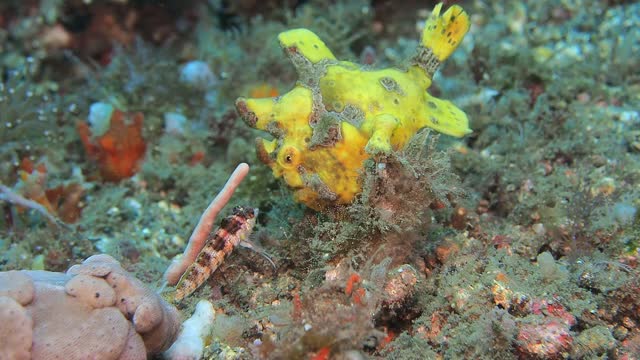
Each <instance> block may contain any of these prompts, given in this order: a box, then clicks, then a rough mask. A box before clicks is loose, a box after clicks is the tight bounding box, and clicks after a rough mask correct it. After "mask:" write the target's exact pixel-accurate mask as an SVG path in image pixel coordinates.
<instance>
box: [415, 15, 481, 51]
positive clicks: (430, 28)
mask: <svg viewBox="0 0 640 360" xmlns="http://www.w3.org/2000/svg"><path fill="white" fill-rule="evenodd" d="M440 10H442V3H439V4H438V5H436V7H435V8H433V13H432V14H431V16H430V17H429V19H427V21H426V22H425V24H424V31H423V32H422V45H423V46H424V47H425V48H427V49H430V50H431V51H432V52H433V54H434V55H435V56H436V58H437V59H438V60H439V61H440V62H442V61H444V60H446V59H447V58H448V57H449V55H451V53H453V51H454V50H455V49H456V48H457V47H458V45H460V42H461V41H462V38H464V36H465V34H466V33H467V31H469V26H470V24H471V23H470V21H469V15H467V13H466V12H465V11H464V9H462V7H460V6H459V5H453V6H451V7H450V8H449V9H448V10H447V11H446V12H445V13H444V14H443V15H440Z"/></svg>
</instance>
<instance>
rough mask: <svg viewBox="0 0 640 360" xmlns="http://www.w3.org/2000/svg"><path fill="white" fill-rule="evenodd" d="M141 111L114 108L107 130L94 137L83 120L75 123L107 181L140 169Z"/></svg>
mask: <svg viewBox="0 0 640 360" xmlns="http://www.w3.org/2000/svg"><path fill="white" fill-rule="evenodd" d="M143 120H144V117H143V115H142V114H141V113H135V114H128V113H124V112H122V111H120V110H114V111H113V115H112V116H111V123H110V127H109V130H107V132H106V133H105V134H103V135H101V136H99V137H95V138H93V137H92V136H91V130H90V129H89V126H88V125H87V123H86V122H80V123H78V125H77V128H78V133H79V134H80V139H81V140H82V144H83V145H84V148H85V150H86V152H87V154H88V155H89V157H91V158H93V159H94V160H95V161H96V162H97V164H98V167H99V169H100V174H101V175H102V177H103V178H104V179H105V180H107V181H120V180H122V179H126V178H129V177H131V176H133V175H134V174H135V173H136V172H138V170H139V165H140V162H141V161H142V159H143V158H144V154H145V151H146V149H147V145H146V143H145V140H144V138H143V137H142V122H143Z"/></svg>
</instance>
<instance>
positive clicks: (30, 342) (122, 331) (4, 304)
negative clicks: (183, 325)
mask: <svg viewBox="0 0 640 360" xmlns="http://www.w3.org/2000/svg"><path fill="white" fill-rule="evenodd" d="M0 321H1V322H2V323H3V324H11V326H3V327H2V329H3V330H2V331H1V332H0V335H3V336H2V337H0V358H2V359H31V358H33V359H89V358H96V356H99V358H100V359H146V358H147V355H148V354H156V353H159V352H161V351H163V350H165V349H167V348H168V347H169V346H170V345H171V343H172V342H173V341H174V339H175V337H176V335H177V332H178V330H179V327H180V317H179V314H178V311H177V310H176V309H175V308H174V307H173V306H171V305H169V304H168V303H166V302H165V301H164V300H163V299H162V298H161V297H160V296H158V295H156V294H155V293H154V292H153V291H152V290H150V289H149V288H147V287H146V286H144V284H142V282H140V281H139V280H137V279H136V278H135V277H133V276H132V275H130V274H129V273H127V272H126V271H125V270H124V269H123V268H122V267H121V266H120V264H119V263H118V262H117V261H116V260H115V259H113V258H112V257H110V256H108V255H95V256H92V257H90V258H88V259H87V260H85V261H84V262H83V263H82V264H79V265H74V266H73V267H71V268H70V269H69V270H68V271H67V273H66V274H64V273H55V272H48V271H9V272H1V273H0ZM5 335H6V336H5Z"/></svg>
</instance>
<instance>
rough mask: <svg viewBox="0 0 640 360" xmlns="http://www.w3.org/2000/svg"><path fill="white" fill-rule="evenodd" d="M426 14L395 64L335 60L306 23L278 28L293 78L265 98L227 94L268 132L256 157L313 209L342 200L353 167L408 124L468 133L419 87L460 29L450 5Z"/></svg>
mask: <svg viewBox="0 0 640 360" xmlns="http://www.w3.org/2000/svg"><path fill="white" fill-rule="evenodd" d="M441 9H442V4H439V5H437V6H436V7H435V8H434V10H433V14H432V16H431V17H430V18H429V19H428V20H427V22H426V24H425V29H424V32H423V34H422V41H421V44H420V45H419V47H418V50H417V52H416V55H414V56H413V58H411V59H410V65H409V66H408V67H407V68H406V69H403V70H400V69H382V70H370V69H368V68H364V67H362V66H360V65H358V64H354V63H351V62H347V61H339V60H337V59H336V58H335V56H334V55H333V53H332V52H331V50H329V49H328V48H327V46H326V45H325V44H324V42H323V41H322V40H321V39H320V38H319V37H318V36H317V35H316V34H314V33H313V32H311V31H309V30H307V29H294V30H289V31H286V32H283V33H281V34H280V35H279V36H278V40H279V42H280V46H281V47H282V49H283V50H284V52H285V53H286V54H287V56H288V57H289V58H290V60H291V62H292V63H293V64H294V66H295V67H296V71H297V72H298V75H299V80H298V82H297V84H296V86H295V87H294V88H293V89H292V90H291V91H289V92H288V93H286V94H284V95H282V96H279V97H274V98H263V99H245V98H239V99H238V100H237V101H236V108H237V110H238V113H239V114H240V115H241V116H242V118H243V119H244V121H245V122H246V123H247V124H248V125H249V126H251V127H253V128H257V129H260V130H264V131H267V132H268V133H270V134H271V135H272V136H273V137H274V138H275V139H273V140H266V139H259V140H258V141H257V150H258V156H259V158H260V160H262V161H263V162H264V163H266V164H267V165H269V166H270V167H271V169H272V170H273V174H274V175H275V176H276V177H283V178H284V180H285V182H286V183H287V185H289V186H290V187H291V188H293V189H294V190H295V198H296V200H297V201H300V202H302V203H304V204H306V205H307V206H309V207H312V208H315V209H321V208H323V207H325V206H327V205H331V204H346V203H350V202H351V201H352V200H353V198H354V196H355V195H356V194H357V193H359V192H360V190H361V184H360V183H359V171H360V170H361V169H362V165H363V163H364V161H365V160H366V159H367V158H369V157H370V156H372V155H377V154H380V153H383V154H388V153H390V152H391V151H392V150H400V149H402V148H403V147H404V146H405V144H406V143H407V142H408V141H409V139H410V138H411V137H412V136H413V135H414V134H416V132H417V131H418V130H420V129H422V128H424V127H430V128H433V129H435V130H437V131H440V132H442V133H445V134H448V135H452V136H456V137H461V136H464V135H466V134H468V133H470V132H471V130H470V129H469V127H468V119H467V116H466V114H465V113H464V112H463V111H461V110H460V109H458V108H457V107H456V106H455V105H453V104H452V103H451V102H449V101H446V100H440V99H437V98H435V97H433V96H431V95H430V94H428V93H427V92H426V89H427V88H429V87H430V85H431V80H432V78H433V74H434V73H435V71H436V70H437V68H438V67H439V65H440V64H441V62H442V61H444V60H446V59H447V58H448V57H449V56H450V55H451V53H453V51H454V50H455V49H456V48H457V47H458V45H459V44H460V42H461V41H462V39H463V37H464V36H465V34H466V33H467V31H468V30H469V24H470V22H469V17H468V15H467V13H466V12H465V11H464V10H463V9H462V8H461V7H460V6H458V5H454V6H451V7H450V8H449V9H448V10H447V11H446V12H445V13H444V14H442V15H441V14H440V11H441Z"/></svg>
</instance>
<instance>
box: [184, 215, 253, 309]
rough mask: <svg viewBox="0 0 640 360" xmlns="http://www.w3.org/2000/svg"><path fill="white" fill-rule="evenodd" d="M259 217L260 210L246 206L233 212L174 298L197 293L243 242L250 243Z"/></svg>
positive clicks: (198, 259) (206, 246) (195, 263)
mask: <svg viewBox="0 0 640 360" xmlns="http://www.w3.org/2000/svg"><path fill="white" fill-rule="evenodd" d="M257 216H258V209H253V208H250V207H242V206H237V207H235V208H233V214H232V215H230V216H227V217H226V218H224V219H223V220H222V221H221V222H220V227H219V228H218V230H217V231H216V232H215V233H214V234H213V236H211V237H210V238H209V239H207V242H206V243H205V245H204V247H203V248H202V250H201V251H200V253H199V254H198V258H197V259H196V261H195V262H194V263H193V264H191V265H190V266H189V267H188V268H187V270H186V271H185V273H184V275H182V277H181V278H180V281H179V282H178V284H177V285H176V291H175V295H174V299H175V301H176V302H177V301H181V300H182V299H184V298H185V297H187V296H189V295H191V293H193V292H194V291H196V289H197V288H199V287H200V286H201V285H202V284H204V282H205V281H207V279H209V277H210V276H211V274H213V273H214V272H215V271H216V270H217V269H218V267H219V266H220V264H222V262H223V261H224V259H225V257H226V256H227V255H229V254H231V252H232V251H233V249H234V248H235V247H236V246H238V244H240V242H242V241H245V240H247V238H248V237H249V235H250V234H251V231H252V230H253V226H254V225H255V223H256V217H257Z"/></svg>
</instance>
